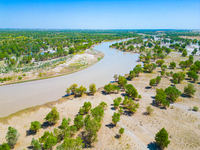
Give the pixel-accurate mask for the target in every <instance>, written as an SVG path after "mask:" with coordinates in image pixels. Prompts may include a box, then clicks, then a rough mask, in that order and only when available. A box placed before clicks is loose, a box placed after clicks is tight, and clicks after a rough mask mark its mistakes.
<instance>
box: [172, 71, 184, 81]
mask: <svg viewBox="0 0 200 150" xmlns="http://www.w3.org/2000/svg"><path fill="white" fill-rule="evenodd" d="M172 78H173V79H174V80H177V81H178V83H180V82H181V81H183V80H184V79H185V73H183V72H178V73H174V74H173V76H172Z"/></svg>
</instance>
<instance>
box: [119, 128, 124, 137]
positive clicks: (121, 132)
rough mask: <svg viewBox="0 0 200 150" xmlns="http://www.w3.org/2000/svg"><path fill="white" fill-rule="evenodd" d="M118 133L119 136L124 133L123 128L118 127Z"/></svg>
mask: <svg viewBox="0 0 200 150" xmlns="http://www.w3.org/2000/svg"><path fill="white" fill-rule="evenodd" d="M119 134H120V136H121V135H122V134H124V128H120V129H119Z"/></svg>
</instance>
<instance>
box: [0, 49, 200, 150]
mask: <svg viewBox="0 0 200 150" xmlns="http://www.w3.org/2000/svg"><path fill="white" fill-rule="evenodd" d="M186 59H188V58H187V57H181V54H180V53H178V52H172V53H170V55H169V56H167V58H166V59H165V62H166V64H167V66H168V65H169V63H170V62H171V61H175V62H176V63H178V62H179V61H180V60H186ZM194 59H195V60H197V59H198V56H195V58H194ZM159 71H160V67H159V68H157V69H156V70H155V71H154V72H153V73H141V74H140V77H136V78H134V79H133V80H132V81H128V84H133V86H134V87H135V88H136V89H137V90H138V93H139V94H140V95H142V99H141V100H140V101H136V102H138V103H139V104H140V107H139V109H138V111H137V112H136V113H135V114H133V115H132V116H128V115H122V116H121V121H120V122H119V123H118V125H117V127H114V128H109V124H110V123H111V121H112V117H111V116H112V114H113V113H114V112H115V111H117V110H114V109H113V106H112V104H113V99H114V98H116V97H119V96H120V97H122V99H123V98H124V96H122V95H123V94H124V92H123V91H121V92H120V93H119V94H110V95H104V94H102V89H103V88H100V89H99V90H98V92H97V93H96V94H95V95H94V96H86V95H85V96H83V97H81V98H73V96H70V97H64V98H61V99H59V100H58V101H55V102H50V103H47V104H44V105H41V106H38V107H36V108H35V110H34V107H32V108H31V109H26V110H24V111H21V112H18V113H15V115H12V116H10V117H9V118H4V119H1V123H0V141H2V142H3V141H4V142H5V136H6V132H7V128H8V126H13V127H15V128H16V129H17V130H18V131H19V133H20V134H21V135H20V138H19V141H18V143H17V145H16V147H15V149H19V150H21V149H24V148H25V149H27V147H28V146H30V142H31V140H32V138H33V137H35V138H36V139H38V138H39V137H41V136H42V135H43V133H44V132H45V131H52V130H53V129H54V128H55V127H58V126H59V125H60V124H61V121H62V118H64V117H65V118H68V117H70V118H72V122H71V124H73V118H74V117H75V116H76V115H77V114H78V111H79V108H80V107H81V106H82V105H83V103H84V102H87V101H90V102H91V103H92V106H93V107H95V106H97V105H98V104H99V103H100V102H101V101H104V102H106V103H107V104H108V108H107V110H106V111H105V115H104V119H103V121H102V127H101V129H100V131H99V132H98V142H96V143H95V147H94V148H92V149H123V148H124V149H131V150H132V149H152V148H155V143H154V136H155V134H156V133H157V132H158V131H159V130H160V129H161V128H163V127H165V129H166V130H167V131H168V132H169V136H170V138H169V140H170V141H171V143H170V144H169V149H182V150H196V149H200V136H199V135H200V124H199V122H200V113H199V112H194V111H190V110H189V108H190V107H193V106H197V107H199V108H200V99H199V97H200V92H199V91H200V84H199V82H197V83H192V84H194V85H195V88H196V89H197V92H196V93H195V95H194V97H193V98H187V97H179V100H178V102H176V103H174V104H172V105H171V106H170V108H167V109H161V108H159V107H155V106H152V108H153V109H154V112H153V115H152V116H147V115H146V114H145V111H146V107H147V106H149V105H151V104H152V101H153V100H154V96H155V94H156V88H163V89H165V88H167V87H168V86H170V85H171V84H172V83H171V81H170V79H171V77H169V78H168V77H162V79H161V83H160V84H159V85H158V86H157V87H154V88H149V81H150V79H152V78H155V77H156V76H157V75H160V73H159ZM169 71H171V69H167V72H169ZM172 71H173V72H179V71H182V70H181V69H178V68H176V69H174V70H172ZM127 73H128V72H127ZM188 83H190V80H184V81H183V82H182V83H181V84H177V85H176V87H177V88H178V89H179V90H180V91H181V92H183V89H184V86H186V85H187V84H188ZM54 106H55V107H57V108H58V112H59V113H60V120H59V122H58V123H57V124H56V125H55V126H53V127H48V128H46V129H40V131H39V132H38V133H37V134H36V135H29V136H27V135H26V131H28V130H29V128H30V123H31V122H32V121H36V120H37V121H40V122H41V123H43V122H44V117H45V116H46V114H47V113H48V112H49V111H50V110H51V108H52V107H54ZM172 106H173V107H172ZM120 127H124V128H125V134H124V135H123V136H122V138H121V139H116V138H115V135H116V134H117V133H118V130H119V129H120ZM75 136H77V134H76V135H75ZM54 149H55V147H54Z"/></svg>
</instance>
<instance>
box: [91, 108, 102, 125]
mask: <svg viewBox="0 0 200 150" xmlns="http://www.w3.org/2000/svg"><path fill="white" fill-rule="evenodd" d="M91 115H92V117H93V118H95V120H97V121H99V122H101V120H102V118H103V116H104V109H103V108H102V107H101V106H97V107H95V108H93V109H91Z"/></svg>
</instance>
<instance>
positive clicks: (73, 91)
mask: <svg viewBox="0 0 200 150" xmlns="http://www.w3.org/2000/svg"><path fill="white" fill-rule="evenodd" d="M69 88H70V90H71V92H72V93H73V94H74V95H76V88H77V84H75V83H74V84H72V85H71V86H70V87H69Z"/></svg>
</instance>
